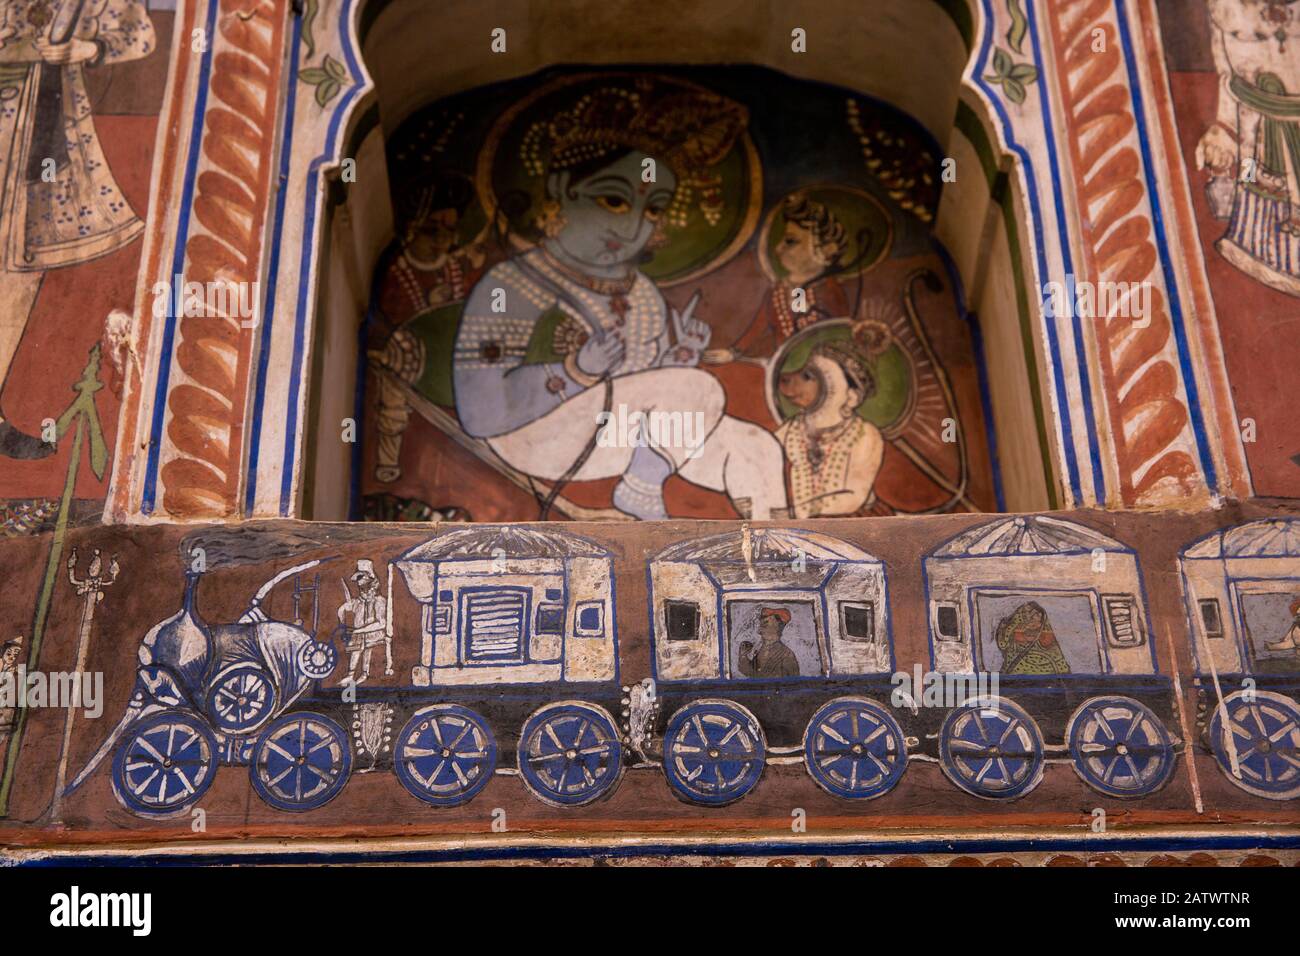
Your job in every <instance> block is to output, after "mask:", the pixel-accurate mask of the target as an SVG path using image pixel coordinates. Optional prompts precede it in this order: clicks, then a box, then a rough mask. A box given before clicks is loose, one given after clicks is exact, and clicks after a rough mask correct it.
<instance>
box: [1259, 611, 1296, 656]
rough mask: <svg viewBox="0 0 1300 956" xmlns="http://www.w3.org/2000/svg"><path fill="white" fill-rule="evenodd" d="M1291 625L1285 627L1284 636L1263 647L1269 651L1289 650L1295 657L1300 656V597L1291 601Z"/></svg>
mask: <svg viewBox="0 0 1300 956" xmlns="http://www.w3.org/2000/svg"><path fill="white" fill-rule="evenodd" d="M1289 610H1290V611H1291V626H1290V628H1288V629H1287V632H1286V636H1285V637H1283V638H1282V640H1280V641H1278V642H1277V643H1275V644H1265V645H1264V649H1265V650H1269V651H1290V652H1291V653H1292V654H1295V655H1296V656H1297V657H1300V597H1298V598H1296V599H1295V600H1294V601H1292V602H1291V607H1290V608H1289Z"/></svg>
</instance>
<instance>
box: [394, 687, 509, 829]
mask: <svg viewBox="0 0 1300 956" xmlns="http://www.w3.org/2000/svg"><path fill="white" fill-rule="evenodd" d="M496 763H497V742H496V740H495V739H493V737H492V731H491V730H489V729H488V725H487V721H486V720H484V719H483V718H482V717H481V716H479V715H478V714H476V713H475V712H474V711H472V710H470V709H469V708H467V707H461V706H460V705H459V704H438V705H437V706H434V707H426V708H425V709H424V710H421V711H419V712H418V713H417V714H416V715H415V716H414V717H412V718H411V719H410V720H409V721H407V724H406V726H405V727H403V728H402V732H401V734H399V735H398V738H397V746H396V748H395V750H394V753H393V770H394V771H395V772H396V773H397V779H398V780H400V781H401V782H402V786H404V787H405V788H406V789H407V790H408V791H409V792H410V793H411V794H412V795H413V796H416V797H419V798H420V799H421V800H423V801H424V802H425V803H431V804H433V805H434V806H436V807H454V806H456V805H457V804H461V803H467V802H468V801H469V800H471V799H473V797H474V795H475V794H477V793H478V792H479V791H480V790H482V789H483V788H484V787H486V786H487V784H488V781H489V780H491V779H492V771H493V770H494V769H495V768H496Z"/></svg>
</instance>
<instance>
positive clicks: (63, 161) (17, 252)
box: [0, 0, 173, 535]
mask: <svg viewBox="0 0 1300 956" xmlns="http://www.w3.org/2000/svg"><path fill="white" fill-rule="evenodd" d="M148 6H149V5H148V4H147V3H146V2H144V0H84V2H62V3H59V2H54V0H13V2H9V3H5V4H4V6H3V9H0V242H3V249H2V250H0V283H3V289H4V294H3V296H0V528H2V529H3V533H4V534H5V535H17V534H25V533H30V532H31V531H33V530H36V529H42V528H49V527H51V526H53V524H54V523H55V522H56V521H57V520H58V519H59V517H60V516H61V515H63V516H65V517H66V518H68V519H69V520H80V519H82V518H84V517H86V515H88V514H93V513H95V512H96V511H97V510H98V509H99V507H101V506H102V502H103V499H104V497H105V495H106V484H105V483H106V481H107V474H106V466H107V449H109V448H111V447H112V443H113V439H114V436H115V434H116V431H117V409H118V405H119V402H120V399H121V394H122V387H123V383H124V379H125V375H126V373H127V371H128V370H129V369H128V367H129V366H130V365H131V364H132V363H137V362H138V361H139V359H138V356H137V354H136V352H135V347H134V343H133V342H132V340H131V335H130V333H131V328H130V326H131V321H132V320H131V315H132V312H133V310H134V308H135V300H136V282H135V276H136V268H137V264H138V261H139V248H140V243H139V242H137V240H138V239H139V238H140V236H141V235H142V233H143V232H144V229H145V224H144V222H143V217H144V215H145V212H146V210H147V207H148V200H149V182H150V170H151V154H152V145H153V140H154V129H155V126H156V117H157V112H158V109H159V104H160V102H161V99H162V92H163V87H164V85H165V83H166V71H167V63H166V57H165V56H160V55H159V54H158V52H157V50H158V47H159V46H160V45H164V44H166V43H167V42H168V40H169V38H170V35H171V23H172V18H173V13H172V11H171V10H161V11H159V10H150V9H148ZM86 395H90V396H93V397H91V398H90V400H89V401H88V402H82V403H81V406H80V408H81V412H82V413H84V416H85V417H84V419H82V420H83V421H84V422H85V425H84V426H83V427H84V428H85V429H86V439H87V440H86V441H85V442H81V441H77V442H74V440H73V439H74V435H73V432H72V430H70V429H69V427H68V426H69V424H70V423H71V422H72V420H73V417H74V416H72V415H70V414H65V413H67V412H70V410H71V408H70V406H71V404H72V403H73V402H74V398H75V399H77V400H78V401H80V400H81V398H82V397H84V396H86ZM74 444H75V445H76V451H79V452H81V454H80V456H79V455H78V454H77V453H75V452H74V449H73V446H74ZM88 446H93V447H88ZM87 452H88V453H87ZM65 486H66V487H67V492H66V493H65V495H64V498H63V499H62V501H61V500H60V497H59V494H60V490H62V489H64V488H65Z"/></svg>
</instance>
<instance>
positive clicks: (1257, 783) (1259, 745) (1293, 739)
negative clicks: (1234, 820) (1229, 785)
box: [1210, 690, 1300, 800]
mask: <svg viewBox="0 0 1300 956" xmlns="http://www.w3.org/2000/svg"><path fill="white" fill-rule="evenodd" d="M1225 711H1226V720H1225ZM1210 746H1211V748H1212V749H1213V750H1214V759H1215V761H1216V762H1217V763H1218V764H1219V769H1220V770H1222V771H1223V773H1224V775H1225V776H1227V778H1228V779H1229V780H1231V781H1232V782H1233V783H1234V784H1236V785H1237V786H1238V787H1240V788H1241V789H1242V790H1245V791H1246V792H1247V793H1253V794H1255V795H1256V796H1258V797H1267V798H1268V799H1270V800H1291V799H1294V798H1295V797H1298V796H1300V706H1297V704H1296V702H1295V701H1293V700H1291V699H1290V698H1289V697H1284V696H1282V695H1281V694H1274V693H1272V692H1270V691H1263V690H1257V691H1254V692H1253V693H1250V692H1247V691H1241V690H1239V691H1237V692H1236V693H1235V694H1229V695H1228V696H1227V697H1226V698H1224V701H1223V706H1222V707H1219V706H1217V705H1216V706H1214V708H1213V711H1212V715H1211V717H1210ZM1230 746H1231V747H1234V748H1235V749H1236V756H1237V768H1238V769H1239V770H1240V771H1241V776H1239V777H1238V776H1236V775H1235V774H1233V772H1232V753H1231V752H1230V750H1229V747H1230Z"/></svg>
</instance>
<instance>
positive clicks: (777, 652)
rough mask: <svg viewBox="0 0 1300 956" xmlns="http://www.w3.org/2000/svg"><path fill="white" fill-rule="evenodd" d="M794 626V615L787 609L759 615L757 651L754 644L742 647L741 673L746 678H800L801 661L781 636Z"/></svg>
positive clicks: (764, 612) (764, 610)
mask: <svg viewBox="0 0 1300 956" xmlns="http://www.w3.org/2000/svg"><path fill="white" fill-rule="evenodd" d="M789 623H790V612H789V611H787V610H786V609H785V608H783V607H765V608H763V609H762V610H761V611H759V612H758V636H759V637H760V638H762V643H761V644H759V646H758V647H757V648H755V647H754V643H753V642H752V641H742V642H741V645H740V672H741V673H742V674H744V675H745V676H746V677H798V676H799V659H798V658H797V657H795V656H794V651H792V650H790V648H788V647H786V646H785V645H784V644H782V643H781V634H782V633H783V632H784V631H785V629H786V626H787V625H789Z"/></svg>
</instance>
